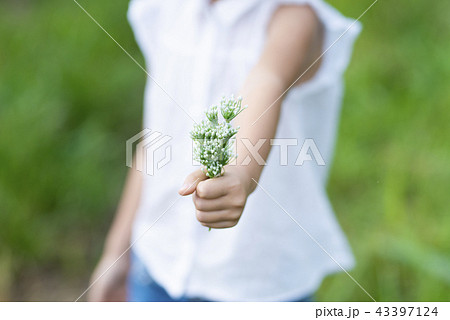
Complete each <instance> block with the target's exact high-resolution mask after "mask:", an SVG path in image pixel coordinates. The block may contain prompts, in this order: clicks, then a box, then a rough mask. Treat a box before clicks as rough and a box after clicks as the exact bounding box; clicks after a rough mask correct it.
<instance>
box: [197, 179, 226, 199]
mask: <svg viewBox="0 0 450 320" xmlns="http://www.w3.org/2000/svg"><path fill="white" fill-rule="evenodd" d="M225 184H226V180H225V177H219V178H214V179H208V180H204V181H201V182H199V183H198V186H197V189H196V193H197V196H198V197H200V198H203V199H217V198H220V197H222V196H225V195H226V194H227V192H226V190H227V189H226V188H225Z"/></svg>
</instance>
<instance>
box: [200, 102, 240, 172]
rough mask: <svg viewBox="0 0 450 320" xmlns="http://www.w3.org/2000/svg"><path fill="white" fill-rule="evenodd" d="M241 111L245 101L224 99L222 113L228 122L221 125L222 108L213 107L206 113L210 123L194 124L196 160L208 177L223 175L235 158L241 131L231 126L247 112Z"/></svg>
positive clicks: (221, 104)
mask: <svg viewBox="0 0 450 320" xmlns="http://www.w3.org/2000/svg"><path fill="white" fill-rule="evenodd" d="M246 108H247V106H245V107H242V98H241V97H239V98H238V99H234V96H231V98H230V99H226V98H225V97H223V98H222V101H221V102H220V112H221V114H222V117H223V119H224V120H225V122H222V123H219V114H218V110H219V107H217V106H212V107H211V108H209V110H207V111H206V112H205V114H206V118H207V119H208V121H206V120H203V121H202V122H201V123H200V124H195V125H194V129H193V130H192V131H191V137H192V139H193V140H194V159H195V160H197V161H198V162H200V163H201V164H202V165H203V166H204V167H205V169H204V172H205V174H206V175H207V176H208V177H210V178H215V177H218V176H221V175H222V174H223V167H224V166H225V165H227V164H228V163H229V162H230V161H231V160H232V159H233V158H234V157H236V155H235V154H234V153H233V151H232V145H233V141H232V138H233V137H234V136H235V135H236V134H237V132H238V129H239V127H238V128H234V127H233V126H232V125H231V123H230V122H231V120H233V119H234V118H236V116H237V115H238V114H239V113H241V112H242V111H243V110H245V109H246Z"/></svg>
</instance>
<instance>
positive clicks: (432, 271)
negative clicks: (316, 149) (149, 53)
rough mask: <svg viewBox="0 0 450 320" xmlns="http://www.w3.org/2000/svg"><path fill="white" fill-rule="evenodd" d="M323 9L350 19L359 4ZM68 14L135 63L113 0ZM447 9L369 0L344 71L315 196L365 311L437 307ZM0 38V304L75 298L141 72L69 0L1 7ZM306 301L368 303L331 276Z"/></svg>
mask: <svg viewBox="0 0 450 320" xmlns="http://www.w3.org/2000/svg"><path fill="white" fill-rule="evenodd" d="M329 2H330V3H331V4H332V5H334V6H336V7H337V8H338V9H340V10H341V11H342V12H344V13H345V14H346V15H349V16H353V17H357V16H359V15H360V14H361V13H362V12H363V11H364V10H365V9H366V8H367V7H368V5H369V4H370V3H371V1H359V2H355V1H351V0H330V1H329ZM80 3H81V4H83V5H84V6H86V8H87V9H88V11H89V12H90V13H91V14H92V15H93V16H94V17H96V19H97V20H98V21H99V22H100V23H101V24H102V25H103V26H104V27H105V28H106V29H107V30H108V31H109V32H110V33H111V34H112V35H114V37H115V38H116V39H117V40H118V41H119V42H120V43H121V44H122V45H123V46H124V47H125V48H126V49H127V50H128V51H129V52H130V53H131V54H132V55H133V56H135V57H137V58H138V60H139V61H140V62H142V63H143V59H142V57H141V55H140V53H139V50H138V48H137V46H136V44H135V42H134V39H133V36H132V33H131V30H130V28H129V26H128V24H127V21H126V16H125V13H126V8H127V5H128V4H127V1H115V2H111V1H106V0H97V1H94V2H92V1H80ZM449 10H450V3H448V2H445V1H439V2H437V1H433V2H426V1H413V2H411V1H410V0H397V1H395V2H392V1H391V2H389V1H384V0H380V1H379V3H378V4H376V5H375V6H374V7H373V8H372V9H371V10H370V11H369V12H368V13H367V15H366V16H364V17H363V19H362V22H363V24H364V30H363V33H362V35H361V38H360V39H359V40H358V42H357V44H356V48H355V49H356V50H355V54H354V58H353V61H352V64H351V66H350V69H349V70H348V72H347V74H346V80H347V90H346V96H345V101H344V108H343V114H342V122H341V124H340V131H339V139H338V144H337V148H336V158H335V162H334V165H333V170H332V173H331V177H330V184H329V193H330V197H331V200H332V203H333V205H334V207H335V209H336V212H337V215H338V218H339V220H340V222H341V224H342V226H343V228H344V229H345V231H346V233H347V234H348V236H349V239H350V242H351V244H352V246H353V248H354V251H355V254H356V257H357V262H358V264H357V267H356V268H355V269H354V270H353V271H352V275H353V276H354V277H355V278H356V279H357V280H358V281H359V282H360V283H361V285H362V286H363V287H364V288H366V289H367V291H368V292H370V294H372V295H373V296H374V297H375V299H377V300H379V301H390V300H400V301H408V300H413V301H420V300H438V301H439V300H449V299H450V274H449V270H450V215H449V213H450V212H449V211H450V210H449V201H448V190H450V166H449V159H450V148H449V143H448V141H449V140H450V127H449V125H448V124H449V123H450V110H449V108H448V106H449V104H450V91H449V90H448V85H449V76H450V59H449V58H448V52H450V42H449V41H447V40H448V39H449V38H450V34H449V33H450V21H449V20H448V12H449ZM0 36H1V39H2V41H1V43H2V47H1V49H0V164H1V167H0V300H43V299H44V300H45V299H49V300H51V299H58V300H73V299H75V298H76V297H77V296H78V295H79V294H80V293H81V292H82V291H80V288H81V289H84V288H83V286H85V285H86V282H87V279H88V277H89V275H90V272H91V270H92V268H93V266H94V264H95V260H96V259H97V257H98V255H99V253H100V250H101V247H102V243H103V239H104V235H105V232H106V230H107V228H108V225H109V223H110V221H111V219H112V214H113V212H114V208H115V205H116V204H117V199H118V196H119V195H120V190H121V186H122V181H123V179H124V176H125V172H126V170H125V167H124V165H123V164H124V159H123V158H124V150H123V149H124V141H125V140H126V139H127V138H129V137H130V136H132V135H133V134H135V132H136V128H139V127H140V121H141V120H140V119H141V108H142V95H143V87H144V81H145V74H144V73H143V72H142V70H140V69H139V68H138V67H137V66H136V65H135V64H133V62H132V61H131V60H130V59H129V58H128V57H127V56H126V55H125V54H124V53H123V52H122V51H121V50H120V49H119V48H118V47H117V46H116V45H115V44H114V42H112V41H111V39H109V38H108V37H107V36H106V35H105V34H104V33H103V32H102V31H101V30H100V29H99V28H98V27H97V26H96V25H95V24H94V23H93V22H92V21H90V20H89V18H88V17H87V16H86V15H85V14H84V13H83V12H82V11H81V10H80V9H79V8H78V7H77V6H76V5H75V4H74V3H73V2H72V1H70V0H68V1H56V0H47V1H39V2H38V1H25V0H7V1H2V2H1V3H0ZM37 279H39V281H40V282H42V283H43V284H42V283H41V284H37V285H33V283H35V282H37V281H38V280H37ZM47 280H48V281H47ZM318 299H319V300H330V301H341V300H344V301H352V300H357V301H366V300H368V297H367V296H366V295H365V294H364V292H362V291H361V290H360V289H359V288H358V287H357V286H356V285H355V284H354V283H353V282H352V281H351V280H350V279H349V278H348V276H347V275H345V274H339V275H334V276H330V277H329V278H327V279H326V281H325V282H324V284H323V286H322V288H321V290H320V291H319V293H318Z"/></svg>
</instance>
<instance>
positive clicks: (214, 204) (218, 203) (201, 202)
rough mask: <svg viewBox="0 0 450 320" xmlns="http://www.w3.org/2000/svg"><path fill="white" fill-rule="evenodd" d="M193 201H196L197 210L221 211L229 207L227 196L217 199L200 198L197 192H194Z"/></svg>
mask: <svg viewBox="0 0 450 320" xmlns="http://www.w3.org/2000/svg"><path fill="white" fill-rule="evenodd" d="M192 201H193V202H194V205H195V208H196V209H197V210H200V211H206V212H210V211H220V210H224V209H225V208H227V207H229V206H228V204H227V202H226V198H225V197H220V198H217V199H204V198H200V197H199V196H198V195H197V192H194V194H193V195H192Z"/></svg>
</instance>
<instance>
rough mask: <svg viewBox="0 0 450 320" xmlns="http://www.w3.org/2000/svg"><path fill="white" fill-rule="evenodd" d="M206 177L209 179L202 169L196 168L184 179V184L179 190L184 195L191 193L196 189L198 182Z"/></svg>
mask: <svg viewBox="0 0 450 320" xmlns="http://www.w3.org/2000/svg"><path fill="white" fill-rule="evenodd" d="M206 179H208V177H207V176H206V174H204V173H203V172H202V170H200V169H199V170H195V171H194V172H192V173H191V174H190V175H188V176H187V177H186V180H184V184H183V186H182V187H181V188H180V190H178V193H179V194H180V195H182V196H187V195H190V194H192V193H193V192H194V191H195V189H196V188H197V185H198V183H199V182H201V181H203V180H206Z"/></svg>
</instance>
